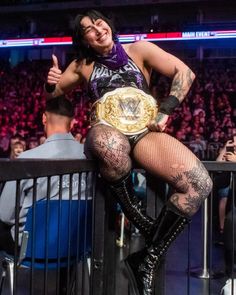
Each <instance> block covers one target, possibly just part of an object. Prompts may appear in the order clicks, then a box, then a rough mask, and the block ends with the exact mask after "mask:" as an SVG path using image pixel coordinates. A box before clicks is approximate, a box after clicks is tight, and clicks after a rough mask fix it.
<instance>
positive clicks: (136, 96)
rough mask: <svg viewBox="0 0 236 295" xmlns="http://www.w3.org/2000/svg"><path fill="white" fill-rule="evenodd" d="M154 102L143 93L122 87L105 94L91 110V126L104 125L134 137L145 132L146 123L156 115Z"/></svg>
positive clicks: (135, 89) (149, 96)
mask: <svg viewBox="0 0 236 295" xmlns="http://www.w3.org/2000/svg"><path fill="white" fill-rule="evenodd" d="M157 111H158V109H157V103H156V100H155V99H154V98H153V97H152V96H151V95H149V94H147V93H145V92H144V91H142V90H140V89H137V88H133V87H124V88H117V89H115V90H113V91H110V92H107V93H106V94H104V95H103V97H102V98H100V99H99V100H97V101H96V102H95V103H94V104H93V106H92V109H91V117H90V123H91V126H94V125H97V124H106V125H109V126H113V127H115V128H117V129H118V130H119V131H121V132H122V133H123V134H125V135H136V134H140V133H142V132H144V131H146V130H147V125H148V123H149V122H150V121H151V120H153V119H155V117H156V115H157Z"/></svg>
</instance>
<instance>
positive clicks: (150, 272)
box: [124, 204, 190, 295]
mask: <svg viewBox="0 0 236 295" xmlns="http://www.w3.org/2000/svg"><path fill="white" fill-rule="evenodd" d="M178 211H179V210H178V209H177V208H175V207H174V206H173V205H171V204H168V205H167V206H165V207H164V208H163V209H162V211H161V213H160V215H159V216H158V218H157V221H156V222H157V227H156V232H155V234H154V237H153V240H152V243H151V245H150V246H147V247H145V248H144V249H143V250H141V251H139V252H136V253H133V254H131V255H129V256H128V257H127V258H126V259H125V260H124V264H125V270H126V273H127V275H128V278H129V281H130V284H131V289H132V291H133V293H132V295H152V294H153V288H154V281H155V274H156V271H157V269H158V266H159V265H160V263H161V261H162V259H163V258H164V255H165V254H166V251H167V249H168V248H169V246H170V244H171V243H172V242H173V241H174V240H175V238H176V237H177V235H178V234H179V233H181V232H182V231H183V229H184V227H185V225H186V224H188V223H189V221H190V220H189V219H188V218H187V217H185V216H183V214H181V212H178Z"/></svg>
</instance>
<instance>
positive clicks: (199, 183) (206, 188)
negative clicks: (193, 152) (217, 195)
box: [189, 161, 213, 200]
mask: <svg viewBox="0 0 236 295" xmlns="http://www.w3.org/2000/svg"><path fill="white" fill-rule="evenodd" d="M189 183H190V184H191V188H192V189H193V191H194V192H193V194H194V195H197V196H199V198H201V199H202V200H204V199H205V198H207V197H208V196H209V194H210V192H211V190H212V187H213V182H212V179H211V177H210V175H209V173H208V171H207V169H206V168H205V166H204V165H203V164H202V162H201V161H198V163H197V168H196V169H194V170H193V171H192V173H190V174H189Z"/></svg>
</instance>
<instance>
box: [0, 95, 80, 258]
mask: <svg viewBox="0 0 236 295" xmlns="http://www.w3.org/2000/svg"><path fill="white" fill-rule="evenodd" d="M73 116H74V110H73V107H72V105H71V103H70V101H69V100H67V99H65V98H64V97H57V98H54V99H51V100H49V101H48V102H47V105H46V110H45V113H44V114H43V118H42V122H43V125H44V129H45V133H46V136H47V140H46V141H45V143H44V144H42V145H40V146H38V147H36V148H34V149H31V150H28V151H25V152H23V153H21V155H20V156H19V158H21V159H29V158H32V159H36V158H40V159H41V158H44V159H51V158H63V159H69V158H77V159H81V158H85V156H84V154H83V145H82V144H80V143H79V142H77V141H76V140H75V139H74V137H73V136H72V134H71V133H70V129H71V128H72V125H73ZM67 178H68V175H64V176H63V183H67V181H68V179H67ZM58 181H59V178H58V177H57V176H55V177H52V179H51V197H52V198H54V199H56V198H58V196H59V186H58ZM73 183H74V184H75V183H78V175H77V174H75V175H74V177H73ZM37 184H38V186H37V187H38V193H37V199H38V200H41V199H46V196H47V192H46V191H47V179H46V178H45V177H43V178H39V179H37ZM73 188H76V189H74V190H73V196H72V197H76V196H77V195H78V185H73ZM62 189H63V194H62V196H63V198H69V188H68V186H63V187H62ZM84 189H85V180H84V181H82V190H83V192H82V193H84ZM15 190H16V182H15V181H9V182H7V183H6V184H5V186H4V189H3V191H2V194H1V197H0V250H5V251H7V252H8V253H9V254H12V253H14V238H13V237H14V225H15V218H14V217H15V194H16V191H15ZM31 197H32V179H27V180H23V181H22V182H21V190H20V198H21V204H22V207H21V208H20V215H19V218H20V220H19V222H20V224H21V226H20V232H22V230H23V227H24V226H23V225H24V222H25V218H26V214H27V211H28V208H29V207H30V206H31V205H32V198H31Z"/></svg>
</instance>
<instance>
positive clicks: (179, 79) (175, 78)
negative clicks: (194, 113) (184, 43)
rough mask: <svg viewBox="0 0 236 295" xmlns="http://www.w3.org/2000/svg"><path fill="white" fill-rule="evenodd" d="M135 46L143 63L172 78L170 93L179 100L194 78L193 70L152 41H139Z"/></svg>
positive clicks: (182, 97)
mask: <svg viewBox="0 0 236 295" xmlns="http://www.w3.org/2000/svg"><path fill="white" fill-rule="evenodd" d="M136 46H137V48H139V52H140V55H141V56H142V58H143V63H144V65H146V66H147V67H150V68H152V69H154V70H155V71H157V72H159V73H161V74H163V75H165V76H167V77H169V78H171V79H172V84H171V89H170V95H173V96H175V97H177V99H178V100H179V102H181V101H182V100H183V99H184V98H185V96H186V95H187V93H188V91H189V89H190V87H191V85H192V83H193V81H194V79H195V74H194V73H193V71H192V70H191V69H190V68H189V67H188V66H187V65H186V64H185V63H183V62H182V61H181V60H180V59H178V58H177V57H175V56H174V55H172V54H170V53H168V52H166V51H164V50H163V49H161V48H160V47H159V46H157V45H155V44H153V43H150V42H146V41H140V42H137V43H136Z"/></svg>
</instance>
